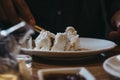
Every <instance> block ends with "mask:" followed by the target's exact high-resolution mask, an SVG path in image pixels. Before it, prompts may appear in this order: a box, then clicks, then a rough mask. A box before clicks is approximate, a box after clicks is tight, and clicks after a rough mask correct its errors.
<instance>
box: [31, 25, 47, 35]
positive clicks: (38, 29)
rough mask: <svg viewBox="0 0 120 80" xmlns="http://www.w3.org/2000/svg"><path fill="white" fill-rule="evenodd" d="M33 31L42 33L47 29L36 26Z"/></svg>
mask: <svg viewBox="0 0 120 80" xmlns="http://www.w3.org/2000/svg"><path fill="white" fill-rule="evenodd" d="M33 29H34V30H35V31H36V32H38V33H39V32H40V31H41V30H45V29H43V28H42V27H40V26H38V25H35V26H33Z"/></svg>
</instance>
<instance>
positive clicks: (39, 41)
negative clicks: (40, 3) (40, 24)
mask: <svg viewBox="0 0 120 80" xmlns="http://www.w3.org/2000/svg"><path fill="white" fill-rule="evenodd" d="M34 43H35V47H34V50H40V51H76V50H81V48H80V38H79V35H78V34H77V31H76V30H75V28H74V27H72V26H68V27H67V28H66V30H65V32H63V33H60V32H59V33H57V34H56V35H55V34H54V33H52V32H50V31H46V30H42V31H41V32H40V34H39V35H38V37H37V38H36V39H35V40H34ZM31 44H32V43H31Z"/></svg>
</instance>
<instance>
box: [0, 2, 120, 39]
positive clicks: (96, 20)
mask: <svg viewBox="0 0 120 80" xmlns="http://www.w3.org/2000/svg"><path fill="white" fill-rule="evenodd" d="M25 1H26V2H25ZM25 1H24V0H8V1H7V2H6V1H5V0H0V15H1V16H0V21H1V22H2V23H3V22H4V23H5V24H6V23H9V24H15V23H17V22H19V21H20V20H21V19H22V20H25V21H27V22H28V23H29V24H30V25H35V24H37V25H39V26H42V27H43V28H44V29H46V30H49V31H51V32H53V33H57V32H64V30H65V28H66V27H67V26H73V27H75V29H76V30H77V31H78V34H79V35H80V37H95V38H105V36H106V29H107V28H108V27H112V29H113V31H112V32H110V34H109V37H111V38H113V39H119V38H120V5H119V4H120V0H92V1H91V0H25ZM28 6H29V7H28ZM33 16H34V17H33ZM35 20H36V21H35ZM6 21H7V22H6Z"/></svg>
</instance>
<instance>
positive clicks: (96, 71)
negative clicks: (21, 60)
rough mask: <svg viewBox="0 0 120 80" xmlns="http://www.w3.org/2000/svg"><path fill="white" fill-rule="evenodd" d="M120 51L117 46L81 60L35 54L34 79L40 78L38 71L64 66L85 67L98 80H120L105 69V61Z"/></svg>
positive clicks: (33, 64)
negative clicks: (52, 57) (56, 59)
mask: <svg viewBox="0 0 120 80" xmlns="http://www.w3.org/2000/svg"><path fill="white" fill-rule="evenodd" d="M119 53H120V47H119V46H117V47H116V48H114V49H113V50H111V51H109V52H107V53H106V54H103V53H102V54H99V55H93V56H90V57H87V58H85V59H80V60H72V61H59V60H58V61H55V60H49V59H44V58H40V57H36V56H33V61H32V77H33V80H38V76H37V71H38V70H39V69H47V68H49V69H50V68H62V67H85V68H86V69H87V70H88V71H89V72H90V73H91V74H92V75H93V76H94V77H95V78H96V80H119V79H118V78H116V77H114V76H111V75H109V74H108V73H106V72H105V71H104V69H103V62H104V61H105V60H106V59H107V58H109V57H111V56H114V55H117V54H119Z"/></svg>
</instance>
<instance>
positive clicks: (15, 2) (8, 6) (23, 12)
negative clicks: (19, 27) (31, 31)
mask: <svg viewBox="0 0 120 80" xmlns="http://www.w3.org/2000/svg"><path fill="white" fill-rule="evenodd" d="M21 20H25V21H26V22H27V23H28V24H30V25H34V24H35V19H34V17H33V16H32V14H31V12H30V9H29V7H28V6H27V4H26V3H25V1H24V0H7V1H6V0H0V22H8V23H10V24H12V25H14V24H17V23H19V22H20V21H21Z"/></svg>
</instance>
